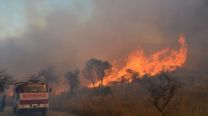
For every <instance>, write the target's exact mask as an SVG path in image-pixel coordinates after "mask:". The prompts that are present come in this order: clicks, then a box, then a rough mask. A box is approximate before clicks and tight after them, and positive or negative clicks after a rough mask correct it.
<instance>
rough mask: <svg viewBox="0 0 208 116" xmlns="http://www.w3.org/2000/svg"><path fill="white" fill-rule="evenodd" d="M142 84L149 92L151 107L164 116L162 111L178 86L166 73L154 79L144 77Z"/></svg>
mask: <svg viewBox="0 0 208 116" xmlns="http://www.w3.org/2000/svg"><path fill="white" fill-rule="evenodd" d="M142 84H143V85H144V86H145V88H146V89H147V90H148V91H149V93H150V96H151V102H152V103H153V105H154V106H155V107H156V109H157V110H158V111H159V112H160V113H161V115H162V116H165V113H164V110H165V108H166V106H167V105H168V104H169V102H170V101H171V99H172V98H173V96H174V95H175V93H176V91H177V89H178V87H179V85H180V84H179V83H178V82H177V81H176V80H175V79H174V78H173V77H171V76H170V75H168V74H167V73H161V74H159V75H157V76H154V77H148V76H147V75H146V76H145V77H144V79H143V80H142Z"/></svg>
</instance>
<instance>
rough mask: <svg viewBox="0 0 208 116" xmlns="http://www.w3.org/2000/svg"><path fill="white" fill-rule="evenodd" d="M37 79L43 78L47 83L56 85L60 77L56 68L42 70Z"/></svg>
mask: <svg viewBox="0 0 208 116" xmlns="http://www.w3.org/2000/svg"><path fill="white" fill-rule="evenodd" d="M37 77H39V78H41V77H43V78H44V80H45V81H47V82H52V83H56V82H57V81H58V79H59V78H58V75H57V74H56V72H55V70H54V68H52V67H48V68H46V69H43V70H41V71H40V72H39V73H38V75H37Z"/></svg>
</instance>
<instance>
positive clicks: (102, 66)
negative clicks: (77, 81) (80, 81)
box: [83, 59, 112, 88]
mask: <svg viewBox="0 0 208 116" xmlns="http://www.w3.org/2000/svg"><path fill="white" fill-rule="evenodd" d="M111 67H112V66H111V64H110V63H109V62H107V61H102V60H98V59H90V60H89V61H88V62H87V63H86V65H85V67H84V70H83V73H84V76H85V77H86V78H87V79H88V80H90V81H91V83H92V85H93V87H94V88H95V82H97V81H98V82H99V86H103V79H104V77H105V76H106V75H107V74H109V73H108V72H110V70H111Z"/></svg>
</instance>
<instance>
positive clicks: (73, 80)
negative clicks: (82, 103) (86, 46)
mask: <svg viewBox="0 0 208 116" xmlns="http://www.w3.org/2000/svg"><path fill="white" fill-rule="evenodd" d="M79 73H80V71H79V70H77V69H76V70H74V71H68V72H67V73H66V74H65V77H66V79H67V80H68V82H69V86H70V89H71V91H70V92H71V94H74V93H75V91H76V90H77V89H78V88H79V85H80V82H79Z"/></svg>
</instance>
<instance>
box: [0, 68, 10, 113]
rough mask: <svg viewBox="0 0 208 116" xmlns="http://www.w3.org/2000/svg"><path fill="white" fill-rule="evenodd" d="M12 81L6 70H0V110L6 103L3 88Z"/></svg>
mask: <svg viewBox="0 0 208 116" xmlns="http://www.w3.org/2000/svg"><path fill="white" fill-rule="evenodd" d="M11 83H12V77H11V76H10V75H9V74H8V73H7V72H6V70H1V71H0V111H3V109H4V107H5V105H6V100H5V99H6V96H5V94H4V92H5V90H6V89H7V88H8V87H9V84H11Z"/></svg>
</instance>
